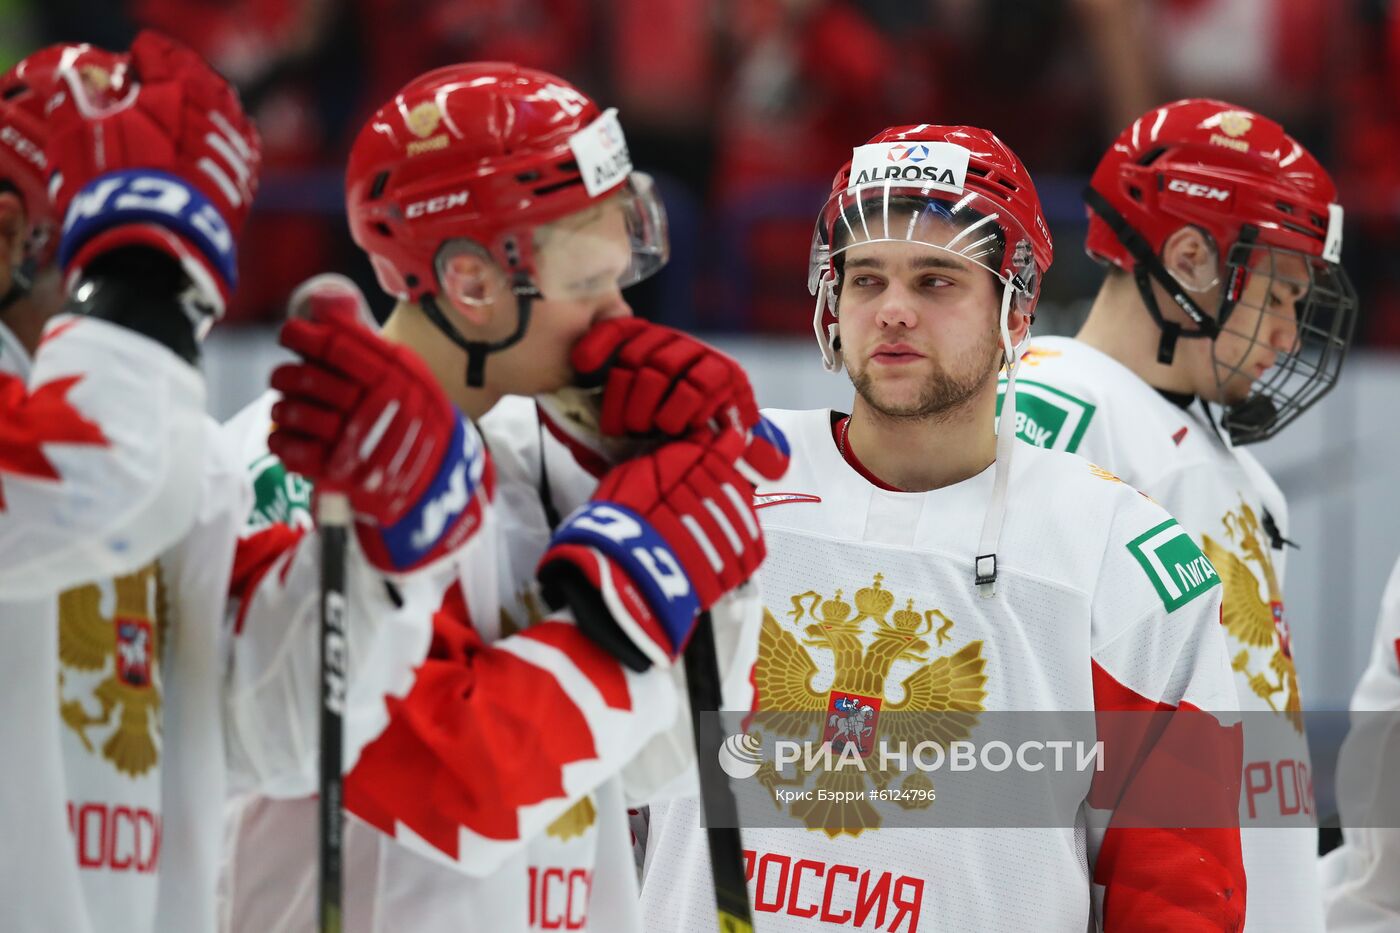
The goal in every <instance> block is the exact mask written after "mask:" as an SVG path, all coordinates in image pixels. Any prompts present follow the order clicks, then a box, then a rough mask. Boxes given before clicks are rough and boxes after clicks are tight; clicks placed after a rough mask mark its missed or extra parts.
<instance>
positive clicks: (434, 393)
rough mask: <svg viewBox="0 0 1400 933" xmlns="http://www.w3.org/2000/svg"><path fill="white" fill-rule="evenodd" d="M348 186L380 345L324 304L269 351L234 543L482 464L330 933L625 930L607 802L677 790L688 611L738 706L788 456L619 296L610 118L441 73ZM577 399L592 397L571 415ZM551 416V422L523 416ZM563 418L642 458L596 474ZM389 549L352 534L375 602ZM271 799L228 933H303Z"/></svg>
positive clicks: (653, 249) (573, 101)
mask: <svg viewBox="0 0 1400 933" xmlns="http://www.w3.org/2000/svg"><path fill="white" fill-rule="evenodd" d="M347 178H348V182H347V212H348V214H349V217H350V227H351V232H352V234H353V235H354V237H355V240H356V242H357V243H358V244H359V245H360V246H361V247H362V248H363V249H365V250H366V252H368V253H369V256H370V259H371V262H372V263H373V264H374V267H375V270H376V272H377V274H378V277H379V281H380V284H381V285H382V286H383V287H384V289H385V291H386V292H388V293H390V294H392V295H394V296H395V297H396V298H397V299H398V304H397V305H396V307H395V309H394V311H393V313H392V314H391V315H390V317H389V318H388V320H387V322H386V323H385V325H384V328H383V331H382V339H381V337H380V336H379V335H376V334H374V333H372V332H370V331H369V330H368V329H365V328H363V327H361V326H359V325H358V324H357V323H356V320H357V315H356V314H355V313H354V310H353V307H351V306H352V305H353V303H354V301H353V297H349V296H346V295H344V294H343V293H342V294H340V295H339V296H333V295H325V294H322V295H319V296H313V299H312V305H313V309H314V308H317V307H319V308H320V310H314V311H313V314H312V319H311V320H298V321H293V322H292V323H290V324H289V325H288V326H287V327H286V328H285V330H284V336H283V340H284V342H285V343H286V344H287V345H288V346H290V347H291V348H292V349H293V350H295V351H296V352H297V353H298V354H299V355H300V356H301V357H302V360H301V362H299V363H297V364H294V365H290V366H288V367H284V368H282V369H279V370H278V371H277V372H276V373H275V374H274V376H273V387H274V388H275V389H276V390H278V391H279V392H280V393H281V399H280V400H278V401H276V402H275V404H274V400H273V399H272V398H264V399H263V400H260V401H259V402H258V403H255V404H254V405H253V406H251V407H250V408H249V409H246V410H245V411H244V412H243V413H241V414H240V415H238V416H237V417H236V418H235V419H234V420H233V421H232V422H230V424H229V426H228V430H229V431H230V433H232V434H233V435H234V436H235V437H239V438H242V443H243V445H244V448H243V449H244V460H245V462H247V463H250V464H252V465H253V467H252V468H253V470H254V472H255V473H256V474H257V475H256V477H255V480H254V482H255V485H256V486H257V487H258V488H259V489H260V490H263V491H266V492H267V495H265V496H264V495H260V497H259V503H258V509H257V511H258V513H259V514H255V516H254V525H255V527H257V526H261V525H265V524H268V523H276V522H280V521H293V522H298V521H299V522H301V523H305V522H306V520H307V519H306V515H307V514H308V513H307V512H306V511H305V509H306V508H307V506H308V504H309V501H310V500H309V490H308V487H307V485H306V482H305V481H306V480H310V481H311V482H312V483H314V484H315V485H316V486H317V487H321V486H323V485H325V484H332V485H335V484H340V483H343V482H345V481H346V480H347V479H351V480H353V479H355V478H356V477H379V478H382V480H383V481H382V484H381V486H382V488H376V486H375V485H374V484H372V483H364V484H361V485H362V490H363V491H361V492H354V491H352V493H351V501H352V504H353V505H354V507H355V510H356V512H357V514H358V515H359V516H361V517H362V518H363V517H369V518H375V517H379V516H381V513H382V512H383V510H384V509H385V506H386V503H387V502H388V501H389V500H391V498H392V496H394V495H396V494H397V492H396V489H397V488H398V487H400V486H403V485H405V484H409V483H412V482H413V480H412V479H411V477H412V475H413V473H414V471H415V470H416V458H417V453H416V452H414V450H413V449H411V448H412V445H413V444H419V445H420V448H419V449H438V448H440V447H442V446H446V445H449V444H451V445H455V446H462V445H463V444H465V446H466V447H467V448H469V449H471V450H472V451H474V456H475V458H476V459H475V461H474V465H473V471H474V472H472V473H471V474H470V476H469V479H468V482H467V484H466V489H465V492H466V493H467V494H468V495H469V496H470V497H471V503H472V504H471V509H472V510H473V515H472V517H471V520H470V523H469V524H468V525H466V526H465V527H466V529H467V530H466V534H467V535H468V536H469V537H468V539H467V543H466V546H465V547H464V549H463V550H462V552H461V555H460V556H459V557H457V558H455V559H453V560H451V561H446V562H439V564H437V565H435V566H434V572H437V568H438V567H440V568H441V569H442V572H441V573H440V574H438V576H436V577H435V579H436V580H437V586H438V588H437V589H436V590H435V591H434V592H433V593H432V594H430V595H431V598H430V599H427V600H424V599H422V598H421V597H419V596H417V595H413V594H404V597H403V598H404V609H405V611H408V610H409V609H415V610H416V611H419V612H421V613H422V616H423V618H424V619H425V620H431V635H432V638H431V643H430V642H429V641H428V639H427V638H426V637H425V638H423V639H421V640H418V641H416V642H409V643H408V647H407V648H406V649H404V650H416V651H417V652H418V654H417V656H416V657H414V658H413V665H414V668H415V669H414V670H412V671H411V672H408V673H409V674H410V676H411V678H412V683H411V685H410V688H409V689H408V692H407V695H406V696H405V697H404V698H403V699H402V700H391V701H390V702H389V703H388V710H387V712H388V724H387V727H385V728H384V729H383V732H382V734H381V735H379V736H378V738H376V739H375V740H374V741H373V742H372V743H370V744H369V745H368V746H367V747H366V748H365V750H364V753H363V755H362V756H361V757H360V759H359V761H358V763H357V764H356V765H355V767H354V770H353V771H351V773H350V774H349V776H348V777H347V781H346V792H345V802H346V808H347V811H348V813H349V819H348V822H347V827H346V833H345V845H346V856H345V864H346V884H345V891H346V896H347V902H346V905H345V922H346V929H347V930H351V931H357V933H358V931H387V930H417V931H433V930H444V931H446V930H460V929H463V928H466V927H470V928H472V929H483V930H501V931H514V930H524V929H527V928H530V929H571V930H573V929H584V928H591V929H597V930H608V931H614V930H618V931H626V930H636V929H639V921H638V917H637V903H636V877H635V873H634V871H633V866H632V862H631V858H630V843H629V839H628V833H627V824H626V820H625V799H624V791H626V792H628V793H631V794H633V795H645V796H652V795H654V794H657V793H666V792H674V791H677V790H681V791H683V790H686V789H687V784H686V777H687V773H688V772H689V771H690V770H691V766H690V762H691V760H692V759H693V755H692V754H691V753H690V752H689V751H688V748H689V744H690V741H691V740H690V736H689V728H688V721H687V720H686V718H685V717H684V715H683V712H684V706H683V702H684V701H683V699H682V698H681V695H680V694H681V690H680V681H679V680H678V676H677V675H678V672H677V671H676V670H674V669H673V668H672V666H671V665H672V661H673V659H674V658H675V657H676V655H677V654H678V653H679V652H680V650H681V649H682V647H683V646H684V645H685V643H686V641H687V640H688V638H689V633H690V631H691V628H692V626H693V625H694V624H695V620H696V613H697V610H700V609H706V608H710V609H711V610H712V611H713V613H714V617H715V628H716V638H717V642H718V647H719V655H720V658H721V663H722V666H724V667H725V669H726V677H725V680H726V683H725V687H726V697H727V699H728V701H729V702H730V703H734V704H738V705H747V703H748V701H749V696H750V694H751V688H750V686H749V683H748V673H749V669H750V666H751V658H752V650H753V649H752V646H753V643H754V639H755V638H756V630H757V625H756V623H757V621H758V615H757V603H756V598H755V597H754V596H753V595H752V594H751V588H749V587H744V586H743V584H744V583H745V581H747V580H748V578H749V576H750V575H751V574H752V572H753V570H754V568H755V567H756V566H757V564H758V561H759V560H760V559H761V557H762V554H763V546H762V540H761V536H760V533H759V526H758V523H757V519H756V517H755V515H754V513H753V510H752V493H753V487H752V485H751V483H750V481H749V480H748V479H746V478H745V477H746V475H752V474H748V473H747V472H746V471H747V470H749V469H750V468H752V469H753V470H755V471H757V473H758V474H759V475H765V476H769V477H776V476H778V475H780V474H781V472H782V468H783V465H784V462H785V455H784V453H783V451H782V442H781V439H780V437H779V436H778V435H776V434H774V433H769V432H768V431H767V430H766V429H765V427H764V426H763V425H761V424H759V423H758V412H757V410H756V408H755V406H754V403H753V400H752V397H751V393H750V391H749V388H748V382H747V379H746V378H745V377H744V374H743V372H742V371H741V370H739V369H738V367H737V366H736V365H735V364H734V363H733V362H732V361H730V360H728V359H727V358H726V357H723V356H722V355H720V354H718V353H716V352H715V351H713V350H711V349H709V348H708V347H705V346H704V345H703V344H700V343H699V342H697V341H694V340H692V339H690V338H688V337H685V336H684V335H682V334H678V333H676V332H674V331H671V330H669V329H667V328H661V327H656V326H653V325H650V324H647V323H645V322H642V321H637V320H634V319H632V318H631V317H630V309H629V308H628V305H627V303H626V302H625V301H624V299H623V298H622V294H621V289H622V288H623V287H624V286H626V285H628V284H631V283H632V282H635V281H637V280H639V279H640V278H642V277H644V276H646V275H649V274H651V273H652V272H654V271H655V270H656V269H657V268H659V267H660V266H661V264H662V263H663V262H664V261H665V259H666V250H667V244H666V238H665V226H664V218H663V215H662V212H661V205H660V203H659V201H658V200H657V199H656V195H655V193H654V191H653V189H652V186H651V182H650V179H649V178H648V177H647V176H645V175H642V174H640V173H636V172H633V171H632V166H631V161H630V158H629V156H628V153H627V148H626V143H625V141H624V139H623V136H622V131H621V127H620V125H619V123H618V120H617V117H616V114H615V112H614V111H612V110H608V111H601V110H600V109H599V108H598V107H597V106H596V105H595V104H594V103H593V102H592V101H591V100H589V99H588V98H587V97H586V96H584V95H583V94H581V93H580V92H579V91H577V90H576V89H575V88H573V87H571V86H570V85H569V84H568V83H566V82H564V81H562V80H560V79H559V78H556V77H553V76H551V75H548V74H544V73H542V72H537V71H533V70H530V69H525V68H518V67H516V66H513V65H504V64H474V65H459V66H452V67H449V68H444V69H440V70H437V71H434V72H430V73H429V74H427V75H424V76H422V77H420V78H418V79H417V80H415V81H413V82H411V83H410V84H408V85H407V86H406V87H404V88H403V90H402V91H400V92H399V93H398V94H397V95H396V96H395V97H394V99H393V100H392V101H391V102H389V103H388V104H386V105H385V106H384V107H382V108H380V110H379V111H377V112H376V113H375V114H374V115H373V116H372V117H371V118H370V120H369V121H368V123H367V124H366V126H365V128H364V130H363V131H362V132H361V134H360V136H359V137H358V139H357V140H356V142H355V144H354V147H353V149H352V152H351V158H350V165H349V169H348V172H347ZM420 358H421V362H418V361H419V359H420ZM398 370H404V371H410V372H413V373H421V374H422V376H423V378H422V379H421V381H419V382H417V383H415V384H414V385H412V386H411V387H410V386H405V388H411V390H412V391H411V394H409V395H406V396H403V397H401V398H396V396H395V395H394V394H393V393H390V392H385V391H384V389H383V386H382V382H381V380H382V374H383V373H384V372H386V371H398ZM585 372H586V373H587V375H589V376H591V377H592V378H593V380H594V381H595V383H596V384H597V386H598V388H597V390H596V393H595V394H598V395H599V396H600V397H597V398H593V399H591V402H590V403H587V404H583V405H577V404H565V401H564V399H565V396H564V395H561V394H560V393H561V392H562V391H563V390H566V389H567V388H568V387H569V386H570V384H571V383H573V382H574V380H575V379H576V378H577V377H578V376H579V375H580V374H583V373H585ZM541 395H550V396H553V398H552V400H551V401H550V402H549V404H551V405H552V406H553V408H554V410H555V411H556V412H557V413H558V414H557V416H556V418H554V419H542V418H540V417H538V416H537V414H536V411H535V405H534V403H532V402H529V401H527V400H526V399H524V398H521V397H520V396H541ZM508 396H509V397H508ZM582 397H583V396H577V395H576V396H575V399H577V398H582ZM448 400H450V404H449V401H448ZM415 410H420V411H425V412H428V413H430V414H431V415H432V419H431V420H429V419H428V418H427V417H426V416H425V417H424V419H423V420H422V425H423V429H422V430H418V429H416V428H409V427H408V426H406V425H405V424H404V422H403V418H402V417H401V413H402V412H411V411H415ZM569 414H573V415H575V416H587V417H589V418H592V419H594V420H592V421H591V422H590V424H591V427H592V428H593V429H595V430H596V429H600V428H602V427H604V426H606V427H607V428H608V429H609V430H611V431H613V432H614V433H619V432H626V431H631V432H634V434H635V435H636V437H637V438H639V439H646V438H650V439H652V444H650V445H647V449H644V450H642V451H641V452H640V453H638V452H636V450H635V449H634V450H633V451H632V453H633V454H634V455H633V456H631V457H630V458H628V457H626V456H625V454H623V453H622V452H620V450H619V448H618V447H617V446H616V445H612V446H609V445H603V444H601V443H599V442H598V440H597V438H596V437H595V438H593V439H592V440H593V443H592V446H591V447H586V446H584V444H582V443H581V440H583V439H587V438H588V437H589V436H590V432H589V431H585V430H583V429H581V427H580V425H579V424H578V423H576V422H574V421H571V420H570V419H569V417H567V416H568V415H569ZM478 419H479V425H480V432H481V435H484V445H483V441H482V439H481V435H479V434H478ZM269 420H271V421H272V422H275V424H276V430H275V431H274V432H273V433H272V435H271V438H270V440H268V423H269ZM438 424H441V425H443V427H441V428H439V427H436V425H438ZM448 428H450V430H451V432H453V433H452V434H451V437H452V439H451V440H450V441H449V433H448ZM429 431H431V432H432V433H433V435H434V436H432V437H428V438H426V439H425V435H427V434H428V432H429ZM751 432H752V433H753V439H752V440H750V439H749V434H750V433H751ZM660 434H666V435H669V436H671V437H673V438H678V439H675V440H671V441H669V442H666V443H662V444H660V446H654V444H655V442H656V440H657V439H658V438H659V435H660ZM378 437H383V438H385V440H384V441H383V442H382V443H380V444H379V448H378V452H376V453H374V454H373V455H365V454H364V453H362V448H363V447H364V446H365V445H366V444H367V443H368V442H367V440H366V439H367V438H378ZM423 444H426V445H427V446H426V447H422V446H421V445H423ZM269 448H270V451H269ZM609 456H613V458H614V459H615V460H620V461H621V462H618V463H616V464H614V463H610V462H608V459H607V458H608V457H609ZM420 472H421V471H420ZM430 472H431V471H430ZM453 495H454V494H453V493H452V492H451V489H450V487H448V488H446V489H445V494H444V496H443V500H444V501H451V498H452V496H453ZM298 516H301V517H300V518H298ZM563 516H567V517H563ZM382 524H383V519H382V518H381V519H380V525H381V526H382ZM404 525H408V526H409V527H413V526H412V523H406V522H402V521H400V522H398V523H396V524H395V525H394V528H393V529H390V530H389V531H388V532H386V533H384V534H380V533H378V532H376V531H375V530H374V525H373V523H372V522H371V523H369V524H366V522H364V521H361V522H360V524H359V526H358V528H359V535H358V537H359V539H360V542H361V544H362V546H363V548H364V551H365V553H366V554H367V555H368V556H369V558H370V560H371V561H373V562H375V563H376V565H377V566H378V567H380V569H381V570H383V571H386V572H389V571H393V570H394V569H395V563H396V561H399V560H401V559H402V558H401V555H400V553H399V552H400V551H401V550H403V544H404V542H406V541H407V540H408V537H409V536H408V535H406V534H405V533H403V531H402V530H400V529H402V527H403V526H404ZM736 589H738V590H739V593H738V594H736V595H734V596H730V597H728V598H725V594H726V593H730V592H731V591H734V590H736ZM551 607H553V611H551ZM746 623H752V624H750V625H749V626H748V629H747V637H743V638H741V634H742V633H741V629H742V628H743V626H744V625H745V624H746ZM425 655H426V656H425ZM352 664H353V662H352ZM678 716H679V719H678ZM352 727H353V723H352ZM624 766H626V770H625V771H624ZM689 786H690V788H691V789H692V792H693V779H692V780H691V782H690V785H689ZM305 793H306V790H305V789H303V790H301V791H300V794H302V795H304V794H305ZM277 796H278V797H281V798H283V799H274V798H273V797H272V796H270V795H267V794H263V795H261V796H257V797H254V798H252V799H250V800H244V801H242V802H241V804H240V806H239V808H238V809H237V811H236V816H235V818H234V825H233V830H232V833H231V837H232V838H231V851H230V859H229V864H228V868H227V875H226V884H227V887H228V901H229V903H230V915H229V917H228V919H227V925H228V927H229V928H230V929H233V930H240V931H241V930H258V931H271V930H301V929H305V928H306V927H307V926H308V925H309V924H310V922H311V918H312V916H313V913H314V909H315V904H314V903H313V902H312V900H311V897H310V896H309V895H310V891H311V880H312V878H313V873H314V870H315V858H314V852H315V849H314V836H313V834H312V833H311V832H310V829H311V827H312V826H313V825H314V815H315V812H316V810H315V801H314V800H310V799H306V798H305V797H304V796H302V797H301V799H288V798H293V797H294V796H295V792H288V793H286V794H279V795H277ZM288 827H296V829H294V830H292V831H288Z"/></svg>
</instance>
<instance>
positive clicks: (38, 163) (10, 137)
mask: <svg viewBox="0 0 1400 933" xmlns="http://www.w3.org/2000/svg"><path fill="white" fill-rule="evenodd" d="M0 140H4V141H5V143H6V144H7V145H9V147H10V148H11V149H13V150H14V151H15V152H18V153H19V154H20V155H21V156H22V157H23V158H24V159H25V160H26V161H28V162H32V163H33V164H34V167H35V168H37V169H39V170H40V171H42V170H43V169H45V168H47V167H48V160H46V159H45V158H44V150H42V149H40V148H39V147H38V146H36V145H34V143H33V142H32V141H30V139H29V137H27V136H25V135H24V134H23V133H21V132H20V131H19V130H17V129H15V128H14V127H13V126H7V127H5V128H4V129H0Z"/></svg>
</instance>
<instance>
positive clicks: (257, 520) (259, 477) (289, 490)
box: [248, 454, 313, 529]
mask: <svg viewBox="0 0 1400 933" xmlns="http://www.w3.org/2000/svg"><path fill="white" fill-rule="evenodd" d="M248 472H249V473H251V474H252V476H253V511H252V513H251V514H250V515H249V516H248V527H249V528H254V529H258V528H266V527H267V526H268V525H272V524H278V523H280V524H284V525H291V526H292V527H293V528H311V527H312V526H313V522H312V517H311V490H312V486H311V483H310V482H308V481H307V480H306V479H304V478H303V477H302V476H301V475H300V474H297V473H288V472H287V468H286V467H284V466H283V465H282V461H281V460H278V459H277V457H276V455H274V454H264V455H263V456H261V457H259V458H258V459H257V460H255V461H253V465H252V466H250V467H249V468H248Z"/></svg>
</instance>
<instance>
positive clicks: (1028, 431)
mask: <svg viewBox="0 0 1400 933" xmlns="http://www.w3.org/2000/svg"><path fill="white" fill-rule="evenodd" d="M997 393H998V394H997V415H1000V414H1001V400H1002V398H1003V397H1004V396H1005V394H1006V380H1005V379H1003V380H1002V381H1001V384H1000V385H999V386H998V387H997ZM1093 416H1094V406H1093V405H1090V404H1089V403H1088V402H1086V401H1084V400H1083V399H1080V398H1075V397H1074V396H1073V395H1070V394H1069V393H1068V392H1061V391H1060V390H1059V389H1056V388H1055V387H1053V386H1048V385H1046V384H1045V383H1043V382H1036V381H1035V380H1033V379H1017V380H1016V436H1017V437H1019V438H1020V439H1021V440H1023V441H1025V442H1026V443H1028V444H1034V445H1035V446H1036V447H1046V448H1048V449H1050V450H1063V451H1066V452H1068V453H1074V452H1075V450H1077V449H1078V447H1079V442H1080V441H1082V440H1083V439H1084V430H1085V429H1086V428H1087V427H1089V419H1090V418H1092V417H1093Z"/></svg>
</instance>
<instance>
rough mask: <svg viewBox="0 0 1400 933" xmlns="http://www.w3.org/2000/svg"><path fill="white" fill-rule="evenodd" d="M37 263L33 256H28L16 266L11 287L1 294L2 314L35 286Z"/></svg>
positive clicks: (0, 310)
mask: <svg viewBox="0 0 1400 933" xmlns="http://www.w3.org/2000/svg"><path fill="white" fill-rule="evenodd" d="M35 265H36V263H35V262H34V259H33V258H32V257H26V258H25V259H24V261H23V262H21V263H20V264H19V265H17V266H15V268H14V271H13V273H11V278H10V287H9V288H8V289H6V290H5V294H3V295H0V314H4V313H5V312H6V311H8V310H10V306H11V305H13V304H14V303H15V302H16V301H19V300H20V299H21V298H23V297H25V296H26V295H28V294H29V290H30V289H32V288H33V287H34V277H35V275H36V273H37V270H36V269H35Z"/></svg>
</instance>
